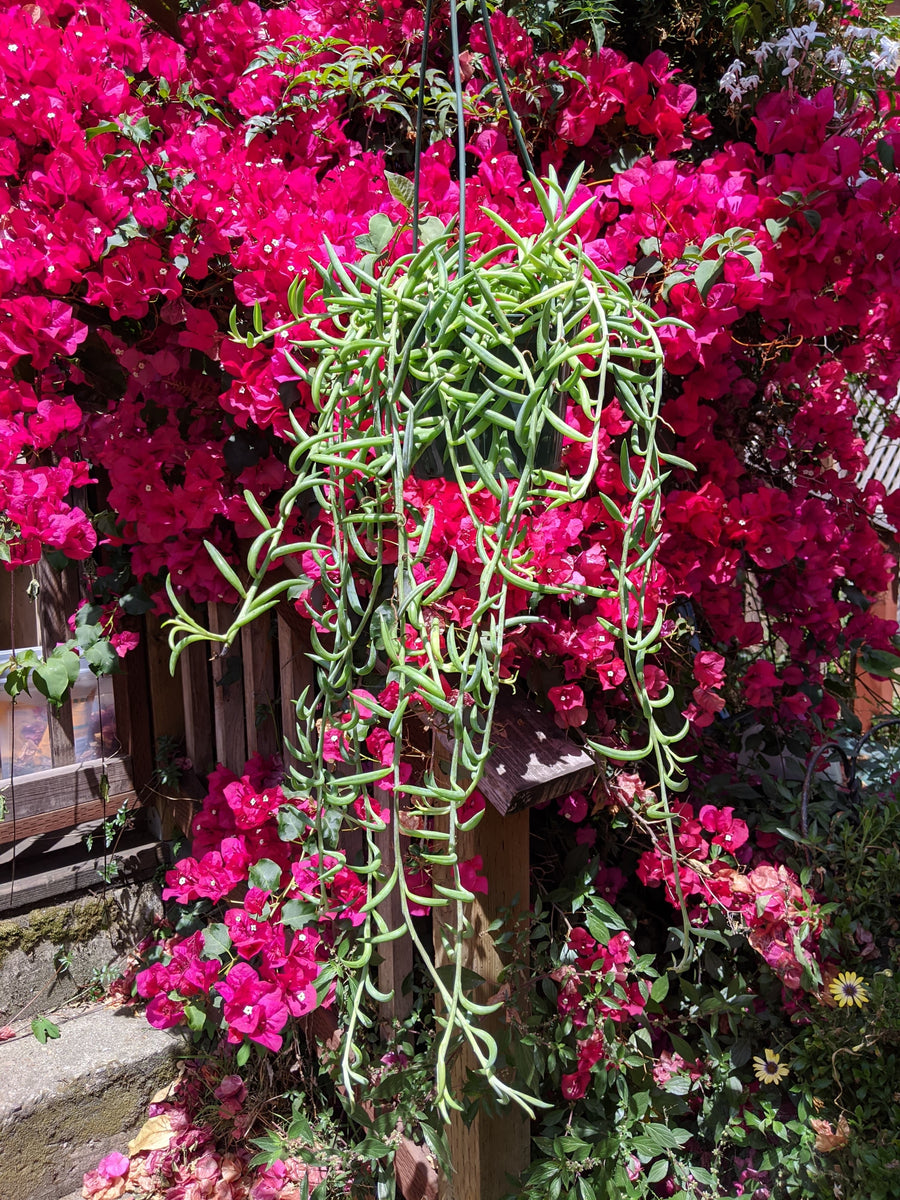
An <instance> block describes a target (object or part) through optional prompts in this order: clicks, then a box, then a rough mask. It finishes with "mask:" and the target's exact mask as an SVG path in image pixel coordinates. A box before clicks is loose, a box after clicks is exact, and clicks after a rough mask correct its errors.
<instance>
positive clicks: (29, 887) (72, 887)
mask: <svg viewBox="0 0 900 1200" xmlns="http://www.w3.org/2000/svg"><path fill="white" fill-rule="evenodd" d="M113 859H117V860H119V861H120V863H121V864H122V866H121V868H120V871H119V874H118V875H116V876H115V878H114V879H113V880H112V886H114V887H118V886H120V885H121V884H122V883H127V882H131V881H133V880H136V879H148V878H149V877H150V876H151V875H152V874H153V873H154V872H155V870H156V868H157V866H158V865H159V846H158V845H157V844H156V842H144V843H143V844H142V845H138V846H134V847H132V848H130V849H125V850H121V851H115V850H110V851H109V853H108V854H107V855H105V856H104V855H97V854H94V855H92V856H91V857H90V858H87V859H83V860H82V861H80V862H76V863H71V864H67V865H66V866H61V867H51V868H49V869H47V870H43V871H40V872H39V873H36V874H33V875H26V876H20V877H15V876H11V875H10V873H9V872H8V871H6V872H0V912H8V911H10V910H12V909H18V908H26V907H28V908H30V907H32V906H34V905H35V904H38V903H40V901H42V900H49V899H50V898H51V897H54V896H66V897H69V896H71V895H72V894H73V893H74V892H79V891H85V890H87V889H89V888H93V889H95V890H99V889H100V888H102V887H104V886H106V885H105V883H104V879H103V875H102V870H103V868H104V867H105V865H106V864H107V863H108V862H110V861H111V860H113Z"/></svg>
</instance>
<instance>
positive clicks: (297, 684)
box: [277, 605, 315, 765]
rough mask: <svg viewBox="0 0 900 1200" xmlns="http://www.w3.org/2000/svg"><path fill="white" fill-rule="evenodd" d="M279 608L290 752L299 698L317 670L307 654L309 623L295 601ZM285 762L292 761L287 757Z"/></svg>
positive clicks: (284, 727) (281, 677) (283, 715)
mask: <svg viewBox="0 0 900 1200" xmlns="http://www.w3.org/2000/svg"><path fill="white" fill-rule="evenodd" d="M277 612H278V617H277V625H278V683H279V690H280V693H281V728H282V738H283V741H284V744H285V754H286V755H287V747H288V745H296V740H295V732H294V731H295V728H296V724H297V718H296V710H295V704H296V700H297V698H298V697H299V696H301V695H302V694H303V690H304V689H305V688H306V687H312V686H313V685H314V684H315V671H314V669H313V666H312V663H311V662H310V661H309V659H308V657H307V651H308V649H309V633H308V625H306V624H304V623H302V622H301V620H300V618H299V617H298V616H297V614H296V612H294V610H293V606H292V605H279V607H278V610H277ZM285 763H286V765H289V763H288V759H287V758H286V760H285Z"/></svg>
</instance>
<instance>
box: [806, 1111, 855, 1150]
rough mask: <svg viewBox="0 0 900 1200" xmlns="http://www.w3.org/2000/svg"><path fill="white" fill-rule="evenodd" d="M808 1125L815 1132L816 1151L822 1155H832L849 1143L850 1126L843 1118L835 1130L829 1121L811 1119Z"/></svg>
mask: <svg viewBox="0 0 900 1200" xmlns="http://www.w3.org/2000/svg"><path fill="white" fill-rule="evenodd" d="M810 1125H812V1127H813V1129H814V1130H815V1131H816V1141H815V1146H816V1149H817V1150H819V1151H820V1152H821V1153H822V1154H832V1153H834V1151H835V1150H840V1149H841V1148H842V1147H843V1146H846V1145H847V1143H848V1142H849V1141H850V1126H849V1125H848V1124H847V1118H846V1117H844V1116H842V1117H841V1118H840V1120H839V1121H838V1124H837V1129H835V1128H834V1127H833V1126H832V1124H831V1122H830V1121H820V1120H818V1119H817V1118H816V1117H813V1118H812V1120H811V1121H810Z"/></svg>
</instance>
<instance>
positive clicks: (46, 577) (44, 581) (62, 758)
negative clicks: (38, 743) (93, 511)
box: [37, 558, 78, 767]
mask: <svg viewBox="0 0 900 1200" xmlns="http://www.w3.org/2000/svg"><path fill="white" fill-rule="evenodd" d="M37 579H38V583H39V584H40V588H41V590H40V592H39V593H38V611H39V613H40V625H41V646H42V648H43V651H44V654H45V655H47V654H49V653H50V652H51V651H52V650H53V649H54V647H56V646H57V645H58V644H59V643H60V642H65V641H66V640H67V639H68V637H69V625H68V619H69V617H70V616H71V615H72V613H74V612H75V610H76V608H77V607H78V580H77V576H76V574H75V572H74V569H72V570H65V571H57V570H56V568H55V567H51V566H50V564H49V563H48V562H47V561H46V559H43V558H42V559H41V561H40V562H39V563H38V565H37ZM48 712H49V722H50V753H51V757H52V761H53V765H54V767H66V766H69V764H70V763H72V762H74V761H75V733H74V727H73V723H72V705H71V702H70V701H68V700H67V701H66V702H65V703H64V704H61V705H59V706H58V707H57V706H56V705H53V704H50V705H48Z"/></svg>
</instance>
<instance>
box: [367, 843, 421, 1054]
mask: <svg viewBox="0 0 900 1200" xmlns="http://www.w3.org/2000/svg"><path fill="white" fill-rule="evenodd" d="M373 837H374V840H375V842H376V844H377V845H378V848H379V850H380V851H381V866H382V871H383V873H384V875H385V876H387V875H390V873H391V871H393V869H394V862H395V855H394V832H393V830H392V829H391V827H390V825H389V826H388V827H387V829H385V830H384V831H383V832H382V833H376V834H374V835H373ZM379 912H380V913H381V916H382V917H383V918H384V920H385V921H386V922H387V924H388V926H389V927H390V928H391V929H398V928H399V927H400V926H401V925H402V924H403V911H402V909H401V907H400V889H399V888H397V887H395V888H393V889H392V891H391V893H390V895H389V896H388V897H387V899H386V900H385V901H384V902H383V903H382V904H381V906H380V908H379ZM378 953H379V955H380V957H381V962H380V963H379V965H378V989H379V991H382V992H393V995H392V997H391V999H390V1000H387V1001H385V1003H384V1004H381V1005H379V1008H380V1010H381V1035H382V1037H383V1038H384V1040H385V1041H387V1040H388V1039H389V1038H390V1036H391V1034H392V1032H393V1029H392V1026H393V1023H394V1022H395V1021H402V1020H404V1019H405V1018H406V1017H408V1016H409V1014H410V1012H411V1011H412V999H413V998H412V991H411V990H410V991H407V992H404V991H403V982H404V980H405V979H406V978H407V977H408V976H409V975H410V974H411V972H412V969H413V950H412V942H411V941H410V939H409V935H408V934H404V935H403V937H400V938H396V939H395V940H394V941H392V942H382V943H381V945H379V947H378Z"/></svg>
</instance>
